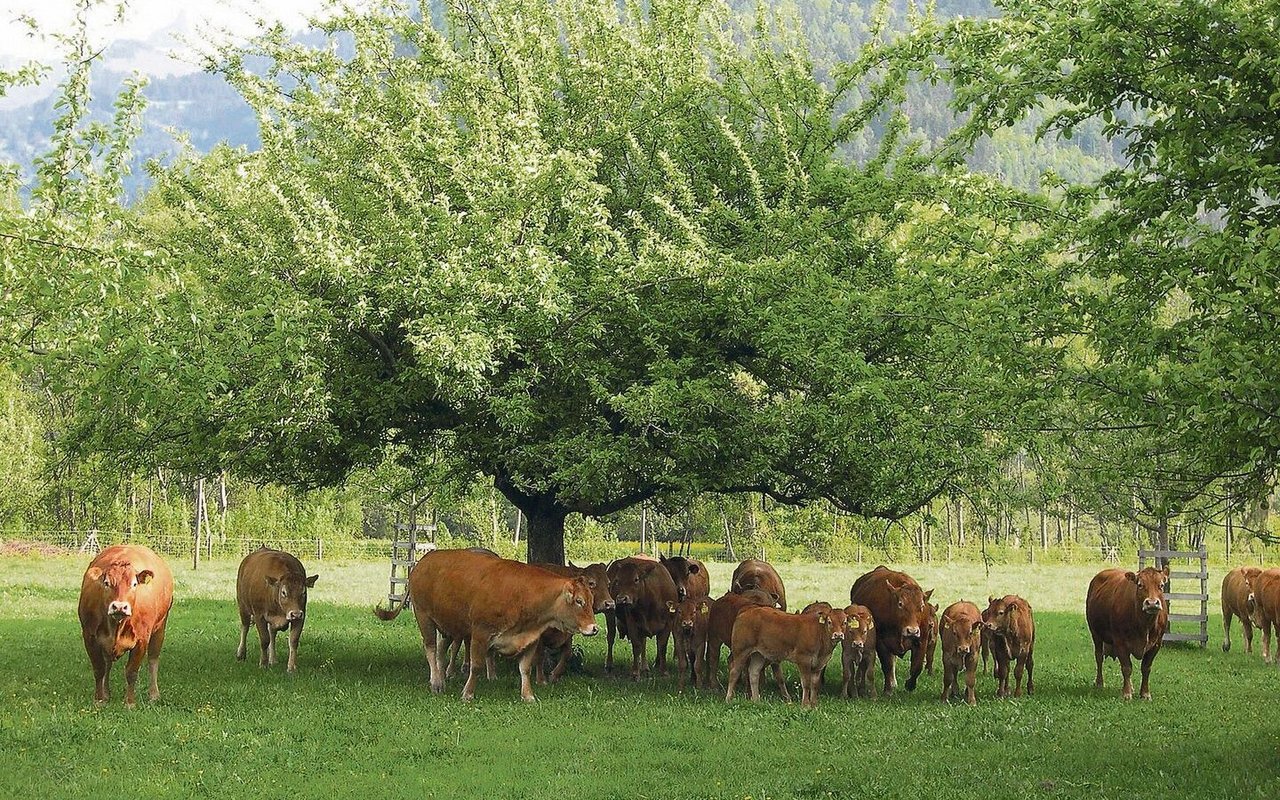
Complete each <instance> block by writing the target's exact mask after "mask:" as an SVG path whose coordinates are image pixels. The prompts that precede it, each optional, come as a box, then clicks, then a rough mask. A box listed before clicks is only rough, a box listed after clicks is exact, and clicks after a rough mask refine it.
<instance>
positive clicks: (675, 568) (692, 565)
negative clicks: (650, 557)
mask: <svg viewBox="0 0 1280 800" xmlns="http://www.w3.org/2000/svg"><path fill="white" fill-rule="evenodd" d="M658 559H659V560H660V561H661V563H662V566H664V567H666V568H667V572H669V573H671V580H672V582H674V583H675V585H676V596H677V597H679V598H680V600H682V601H683V600H684V599H685V598H686V597H688V596H689V576H690V575H697V574H698V573H699V572H701V571H702V568H701V567H699V566H698V562H696V561H692V560H690V559H687V558H685V557H684V556H672V557H671V558H667V557H666V556H664V555H661V554H659V555H658Z"/></svg>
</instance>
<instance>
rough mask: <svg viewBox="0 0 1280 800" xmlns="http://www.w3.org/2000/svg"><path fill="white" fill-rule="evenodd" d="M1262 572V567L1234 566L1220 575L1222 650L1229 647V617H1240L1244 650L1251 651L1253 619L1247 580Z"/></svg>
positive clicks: (1255, 577)
mask: <svg viewBox="0 0 1280 800" xmlns="http://www.w3.org/2000/svg"><path fill="white" fill-rule="evenodd" d="M1261 574H1262V567H1236V568H1235V569H1233V570H1231V571H1230V572H1228V573H1227V574H1226V575H1224V576H1223V577H1222V652H1224V653H1225V652H1227V651H1228V650H1230V649H1231V618H1232V617H1239V618H1240V627H1241V628H1243V629H1244V651H1245V652H1246V653H1252V652H1253V620H1251V619H1249V582H1250V581H1251V580H1256V579H1257V577H1258V576H1259V575H1261Z"/></svg>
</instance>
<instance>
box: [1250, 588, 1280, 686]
mask: <svg viewBox="0 0 1280 800" xmlns="http://www.w3.org/2000/svg"><path fill="white" fill-rule="evenodd" d="M1245 584H1246V587H1247V588H1248V595H1247V596H1246V598H1245V603H1246V605H1247V606H1248V610H1249V617H1250V621H1251V622H1252V623H1253V624H1254V625H1255V626H1256V627H1258V628H1260V629H1262V661H1263V663H1266V664H1270V663H1271V659H1272V653H1271V631H1272V630H1273V629H1274V630H1275V631H1276V633H1278V634H1280V568H1276V567H1272V568H1271V569H1267V570H1263V571H1262V572H1260V573H1258V574H1257V575H1256V576H1254V577H1251V578H1246V579H1245ZM1275 661H1276V663H1277V664H1280V643H1277V646H1276V653H1275Z"/></svg>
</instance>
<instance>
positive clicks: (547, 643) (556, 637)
mask: <svg viewBox="0 0 1280 800" xmlns="http://www.w3.org/2000/svg"><path fill="white" fill-rule="evenodd" d="M534 566H537V567H541V568H542V569H545V570H546V571H547V572H551V573H554V574H556V575H560V576H562V577H565V578H577V577H581V578H582V579H583V580H585V581H586V582H587V588H588V589H590V590H591V597H592V598H593V601H594V606H593V608H592V613H594V614H611V613H613V605H614V604H613V595H611V594H609V576H608V574H607V573H606V572H605V565H604V564H588V565H587V566H585V567H579V566H576V565H575V564H574V563H573V562H572V561H570V562H569V565H568V566H561V565H559V564H544V563H539V564H535V565H534ZM572 644H573V634H572V633H570V632H568V631H562V630H559V629H557V628H548V629H547V630H546V632H545V633H543V634H542V639H541V640H539V642H538V646H539V647H540V648H542V651H543V653H552V654H554V655H553V656H552V657H553V658H555V659H556V663H555V665H554V666H553V667H552V668H551V673H550V676H549V677H548V676H547V675H546V674H545V672H546V665H545V664H544V663H543V662H544V660H545V658H544V655H543V653H539V654H538V657H537V659H536V660H535V661H534V663H535V664H536V673H537V680H538V683H540V684H545V683H547V682H548V680H550V682H551V683H555V682H556V681H558V680H560V678H562V677H563V676H564V673H565V671H566V670H567V669H568V668H569V655H570V653H571V652H572V649H573V648H572ZM447 675H448V671H447V670H446V676H447ZM490 677H493V676H492V675H490Z"/></svg>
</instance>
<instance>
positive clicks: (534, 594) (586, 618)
mask: <svg viewBox="0 0 1280 800" xmlns="http://www.w3.org/2000/svg"><path fill="white" fill-rule="evenodd" d="M408 594H409V599H410V600H411V601H412V603H413V613H414V616H415V617H417V620H418V629H419V630H420V631H421V632H422V647H423V650H424V651H425V652H426V656H427V666H428V669H429V670H430V678H431V690H432V691H433V692H436V693H439V692H441V691H443V690H444V669H443V664H442V663H441V662H442V660H443V655H444V639H442V638H438V637H439V634H444V635H445V636H448V637H449V638H450V639H467V640H469V641H470V646H469V647H470V656H471V671H470V673H469V674H468V676H467V682H466V685H464V686H463V687H462V699H463V700H468V701H469V700H471V699H472V698H473V697H475V684H476V678H477V677H478V676H479V674H480V670H482V669H483V668H484V667H485V658H486V654H487V653H488V652H489V651H490V650H493V651H496V652H497V653H498V654H499V655H504V656H517V655H518V656H519V657H520V660H519V666H520V697H521V698H522V699H524V700H525V701H533V700H535V699H536V698H535V697H534V696H533V681H532V675H531V673H532V669H533V661H534V659H535V658H536V657H537V655H538V652H539V649H538V648H537V647H536V646H535V645H536V644H537V642H538V640H539V639H540V638H541V637H542V634H543V632H545V631H546V630H547V628H559V629H560V630H564V631H573V632H575V633H581V634H582V635H584V636H594V635H595V633H596V632H597V631H598V630H599V628H598V626H597V625H596V621H595V615H594V614H593V613H592V610H591V609H592V602H593V600H592V597H591V590H590V589H589V588H587V583H586V581H585V580H584V579H582V578H564V577H561V576H559V575H555V574H553V573H550V572H547V571H546V570H544V569H540V568H538V567H534V566H530V565H528V564H522V563H520V562H518V561H509V560H507V559H504V558H494V557H492V556H489V555H485V554H483V553H471V552H468V551H466V550H433V551H432V552H430V553H427V554H426V555H424V556H423V557H422V558H420V559H419V560H418V563H417V564H416V565H414V568H413V571H412V572H411V573H409V593H408ZM403 610H404V603H403V602H402V603H401V604H400V605H399V606H398V607H395V608H393V609H390V610H384V609H380V608H376V609H374V613H375V614H376V615H377V616H378V618H379V619H384V620H388V619H395V617H396V616H397V615H399V613H400V612H401V611H403Z"/></svg>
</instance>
